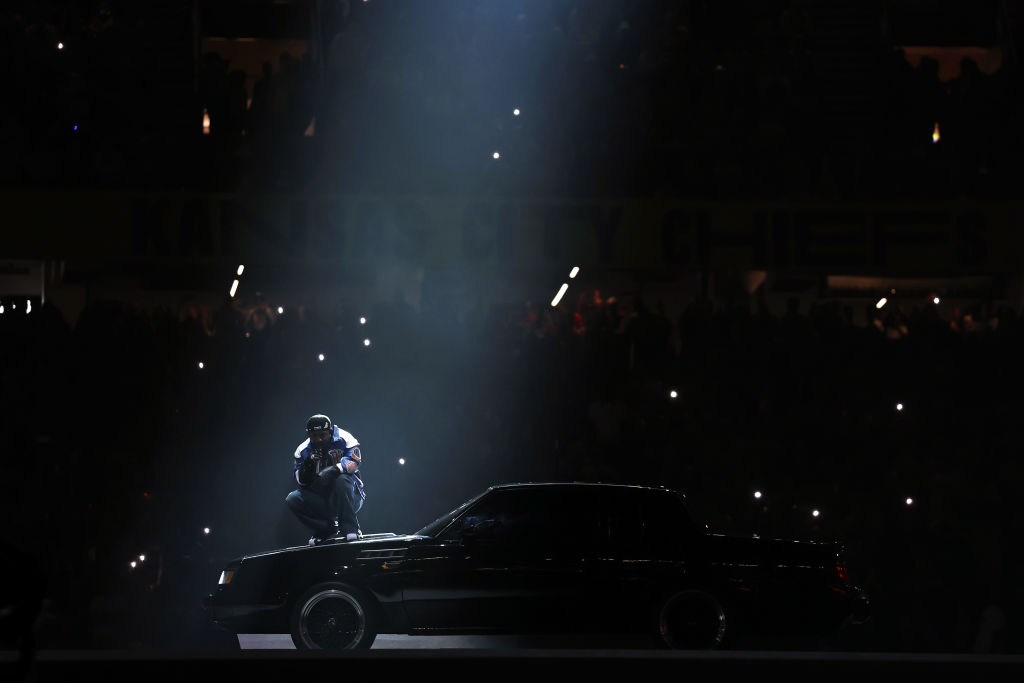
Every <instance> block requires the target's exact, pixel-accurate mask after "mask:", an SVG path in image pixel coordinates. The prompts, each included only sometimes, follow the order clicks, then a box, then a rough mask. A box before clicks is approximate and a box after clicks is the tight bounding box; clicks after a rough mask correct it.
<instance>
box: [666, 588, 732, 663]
mask: <svg viewBox="0 0 1024 683" xmlns="http://www.w3.org/2000/svg"><path fill="white" fill-rule="evenodd" d="M727 626H728V620H727V619H726V613H725V609H724V607H723V606H722V603H721V602H719V600H718V599H717V598H716V597H715V596H714V595H712V594H711V593H708V592H707V591H703V590H699V589H689V590H684V591H680V592H678V593H676V594H674V595H672V596H671V597H670V598H669V599H668V600H666V601H665V604H664V605H663V606H662V608H661V611H660V613H659V614H658V631H659V633H660V634H661V639H662V643H663V645H664V646H665V647H668V648H671V649H673V650H717V649H719V648H721V647H722V646H723V645H724V644H725V636H726V631H727Z"/></svg>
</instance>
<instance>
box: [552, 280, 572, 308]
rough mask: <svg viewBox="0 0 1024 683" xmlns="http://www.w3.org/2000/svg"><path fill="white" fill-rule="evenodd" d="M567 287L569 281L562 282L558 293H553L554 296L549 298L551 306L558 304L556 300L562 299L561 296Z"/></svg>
mask: <svg viewBox="0 0 1024 683" xmlns="http://www.w3.org/2000/svg"><path fill="white" fill-rule="evenodd" d="M567 289H569V283H568V282H563V283H562V286H561V287H560V288H559V290H558V294H555V298H554V299H552V300H551V305H552V306H557V305H558V302H559V301H561V300H562V297H563V296H565V292H566V290H567Z"/></svg>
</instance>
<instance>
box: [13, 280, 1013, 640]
mask: <svg viewBox="0 0 1024 683" xmlns="http://www.w3.org/2000/svg"><path fill="white" fill-rule="evenodd" d="M647 299H648V298H647V297H645V296H644V293H643V292H642V291H638V292H625V293H620V294H618V295H612V296H609V295H607V293H605V294H604V295H602V293H601V292H599V291H597V290H593V289H591V290H587V291H585V292H582V293H581V294H580V295H579V297H578V299H577V300H576V301H574V302H569V301H565V302H563V303H561V304H560V305H559V306H558V307H555V308H553V307H551V306H548V305H546V304H545V305H543V306H541V305H536V304H535V303H533V302H529V301H527V302H522V303H521V304H516V305H498V304H495V305H493V306H487V307H484V306H479V307H477V308H475V309H472V310H469V311H466V312H463V313H459V312H456V311H455V310H454V309H453V308H451V307H446V306H444V305H443V304H441V303H438V304H436V305H435V304H431V302H429V301H424V302H422V303H421V305H420V306H419V307H418V308H415V307H413V306H411V305H408V304H406V303H405V302H404V301H403V300H402V299H401V298H400V297H396V299H395V301H394V302H389V303H387V304H379V305H377V306H375V307H374V308H373V310H372V311H370V312H366V311H360V310H359V309H358V307H357V306H354V305H349V304H345V305H342V306H338V307H334V308H330V309H325V310H317V309H313V308H302V307H297V308H294V310H292V309H289V310H285V311H284V312H283V313H280V314H279V313H278V312H277V311H276V309H272V308H270V307H269V306H268V305H267V304H266V302H263V301H260V300H258V299H250V300H248V301H244V302H243V300H242V299H241V298H239V299H235V300H229V301H226V302H225V304H224V306H223V307H222V308H220V309H218V310H204V309H203V308H202V307H200V306H197V305H195V304H194V303H193V302H188V301H186V302H183V305H182V307H181V309H180V310H177V311H174V310H169V309H154V310H149V311H147V310H139V309H135V308H132V307H130V306H126V305H124V304H122V303H118V302H116V301H97V302H95V303H93V304H92V305H90V306H88V307H87V308H86V309H85V310H84V311H83V312H82V314H81V315H80V317H79V318H78V320H77V321H75V323H74V324H73V325H71V324H69V323H68V322H67V321H66V320H65V319H64V316H63V315H62V313H61V311H59V310H57V309H55V308H54V307H53V306H52V305H50V304H47V305H45V306H43V307H41V308H40V309H37V310H33V312H32V313H31V314H28V315H24V314H12V312H10V311H8V312H7V313H6V314H4V315H2V316H0V343H2V344H3V348H2V350H0V358H2V359H3V360H2V363H3V369H2V372H3V375H4V378H5V386H7V387H10V390H8V391H5V392H4V393H3V400H4V405H3V411H2V414H3V416H4V421H5V424H4V428H3V434H4V437H5V439H6V442H7V443H6V444H5V447H4V452H5V453H12V454H14V453H16V454H17V457H16V458H7V459H5V460H4V462H3V468H4V472H3V477H2V481H3V486H4V491H3V500H4V505H5V506H6V509H7V513H6V515H5V518H6V519H9V520H14V519H19V518H24V519H25V525H24V526H23V527H19V528H13V529H12V528H8V529H6V530H5V533H7V534H9V535H10V538H9V540H10V541H11V542H12V543H14V544H15V545H16V546H19V547H22V548H23V549H25V550H27V551H29V552H31V553H33V554H34V555H35V556H36V557H37V558H38V559H39V560H40V565H41V566H42V567H44V568H45V573H46V574H47V575H48V576H49V583H48V585H49V587H50V592H49V594H48V601H47V608H46V610H45V612H44V614H43V615H42V618H41V621H40V626H39V628H40V633H41V638H42V641H41V642H42V643H46V644H47V645H51V646H59V647H103V646H118V645H120V646H130V645H136V646H144V645H150V644H153V643H151V642H149V641H147V638H152V639H157V638H160V639H161V642H163V643H173V642H175V639H180V638H196V639H200V637H201V634H206V636H207V640H205V641H202V640H197V641H196V642H197V643H198V642H205V643H209V642H216V641H210V640H209V633H208V631H205V630H204V629H203V628H202V627H201V625H200V624H201V618H200V609H199V606H198V601H199V600H200V599H201V597H202V595H205V592H203V591H207V592H208V590H209V587H210V583H212V582H213V581H214V580H215V579H216V576H217V573H218V572H219V569H220V566H221V563H222V562H223V561H225V560H226V559H230V557H233V556H236V555H239V554H242V553H245V552H253V551H256V550H261V549H267V548H271V547H280V546H283V545H290V544H295V543H297V542H298V541H297V540H296V539H298V540H299V541H301V540H304V538H299V537H300V536H301V535H302V532H301V530H297V529H294V528H291V527H289V526H288V523H287V520H286V519H285V518H283V517H282V516H281V511H282V506H281V500H280V499H283V495H284V494H285V493H286V492H287V490H286V489H287V487H288V486H290V483H289V476H288V474H289V465H288V463H289V458H290V452H291V449H292V448H294V444H293V443H292V442H293V441H297V438H298V437H295V426H294V424H293V423H294V421H295V420H296V419H300V418H299V417H296V416H297V415H300V414H304V413H306V412H309V411H310V410H311V409H313V408H312V406H331V408H330V409H331V411H335V410H339V411H341V412H340V413H339V414H338V415H337V417H336V418H335V419H336V420H338V421H339V423H341V424H345V425H347V426H348V427H349V428H350V429H351V430H352V431H353V432H354V433H356V434H357V437H358V438H360V440H361V441H362V442H363V444H365V448H364V452H365V453H366V455H367V457H366V458H365V466H364V468H363V471H364V479H365V480H366V481H367V487H368V492H369V498H368V502H367V506H366V510H365V511H364V514H363V515H362V518H363V528H364V532H376V531H396V532H412V531H415V530H416V529H418V528H419V527H420V526H422V525H423V524H425V523H426V522H427V521H429V520H430V519H433V518H434V517H435V516H437V515H438V514H441V513H442V512H444V511H445V510H447V509H448V508H449V507H454V506H455V505H456V504H457V503H459V502H462V501H463V500H465V499H467V498H469V497H470V496H471V495H473V494H475V493H476V492H478V491H479V490H482V489H483V488H486V486H488V485H490V484H492V483H500V482H503V481H523V480H530V481H541V480H583V481H606V482H619V483H635V484H648V485H659V486H669V487H673V488H678V489H680V490H682V491H684V492H686V493H687V495H688V497H689V498H690V500H691V502H692V504H693V506H694V509H695V512H696V514H697V515H698V516H699V517H701V518H702V519H705V520H706V521H707V523H708V525H709V526H710V527H711V528H712V529H713V530H719V531H725V532H735V533H747V534H749V533H756V534H760V535H765V536H791V537H806V538H833V537H838V538H841V539H842V540H844V541H846V542H847V543H848V547H849V550H850V553H851V568H850V569H851V571H852V572H853V573H854V576H855V577H856V578H857V579H858V580H859V581H861V582H862V583H863V584H865V585H866V586H867V588H868V590H869V592H870V593H871V594H872V596H873V598H874V605H875V610H876V612H875V616H876V619H875V620H874V622H873V623H872V625H871V628H870V629H868V630H867V631H865V632H864V633H863V634H862V636H861V637H862V638H864V639H865V640H863V641H857V642H852V643H847V645H848V646H850V647H861V648H868V649H882V650H887V649H893V650H896V649H911V650H917V649H920V650H932V651H972V650H974V649H975V648H981V649H983V650H985V651H1012V650H1013V648H1015V647H1017V648H1019V647H1020V642H1021V641H1020V634H1019V633H1018V632H1013V631H1008V630H1007V628H1008V627H1007V626H1006V623H1005V622H1004V625H1003V627H1002V628H1001V629H997V632H996V633H994V634H989V635H988V636H986V637H990V640H989V641H988V644H985V643H983V642H982V640H980V639H979V638H980V636H979V633H980V632H981V631H980V630H984V629H982V627H981V626H980V625H979V624H980V623H981V622H980V620H981V615H982V613H983V611H984V610H985V609H986V608H988V607H992V608H993V609H997V610H1002V611H1003V613H1004V614H1005V613H1019V609H1020V600H1021V595H1020V594H1019V588H1017V586H1016V582H1014V581H1013V580H1012V576H1011V574H1010V572H1011V571H1012V568H1013V567H1015V566H1017V564H1018V562H1019V552H1020V550H1019V545H1018V544H1016V543H1015V542H1014V535H1013V534H1011V533H1010V532H1009V530H1010V529H1013V528H1018V527H1019V524H1020V521H1021V519H1020V512H1019V509H1018V507H1017V506H1015V505H1014V501H1015V498H1016V495H1017V491H1016V486H1017V484H1018V483H1019V482H1020V480H1021V478H1020V477H1021V471H1020V464H1019V462H1018V461H1017V460H1016V459H1015V458H1014V457H1013V455H1012V454H1013V453H1015V452H1017V448H1019V447H1020V443H1019V441H1020V432H1019V430H1018V429H1016V428H1015V426H1014V425H1015V424H1016V416H1017V415H1018V414H1019V410H1018V409H1019V407H1020V406H1019V404H1020V401H1021V399H1020V394H1019V391H1018V390H1017V387H1018V386H1019V380H1020V377H1021V369H1022V368H1021V360H1020V356H1019V354H1018V353H1017V352H1016V349H1018V348H1019V344H1020V341H1021V336H1022V334H1024V320H1022V318H1021V316H1020V315H1019V314H1018V313H1017V312H1015V311H1014V310H1013V309H1012V308H1011V307H1003V308H1001V309H995V310H989V309H985V308H984V307H980V306H979V307H976V308H971V309H969V310H967V311H958V312H957V313H956V316H955V317H948V318H946V317H943V316H941V315H939V314H938V311H937V310H936V309H938V308H939V307H935V306H933V307H927V306H922V307H920V308H918V307H909V306H907V307H906V308H907V310H905V311H904V312H903V313H902V314H898V315H896V316H894V315H890V314H889V313H888V312H885V311H877V310H874V307H873V306H871V307H870V308H871V309H872V311H873V313H871V314H869V315H870V317H869V318H868V319H869V320H870V321H871V322H870V323H869V324H866V325H859V326H858V325H854V324H852V322H851V321H852V319H853V317H852V314H851V310H850V308H849V307H848V306H843V305H840V304H838V303H835V302H821V303H819V304H815V305H813V306H812V307H811V308H810V309H809V310H807V311H801V310H799V304H798V302H796V301H791V302H790V303H791V305H790V306H789V308H788V310H787V311H786V312H785V313H784V314H782V315H773V314H771V313H769V312H768V311H767V310H766V309H765V307H764V305H763V300H760V297H759V296H757V295H755V296H753V297H751V298H750V299H749V300H748V301H736V300H733V301H732V302H723V301H721V300H713V299H710V298H703V297H700V298H697V299H695V300H693V301H692V302H690V303H689V304H688V305H687V306H686V309H685V312H684V313H683V314H682V315H681V316H679V317H678V318H677V319H670V318H669V317H668V316H666V315H665V314H664V313H663V312H660V311H659V308H660V307H659V303H658V302H657V301H649V300H647ZM902 305H905V304H902ZM900 306H901V303H900V302H898V301H894V302H892V303H890V304H889V305H888V308H890V309H891V310H892V311H896V310H897V308H899V307H900ZM951 313H952V312H951ZM360 315H365V316H366V319H367V322H366V324H365V325H363V324H360V323H359V322H358V317H359V316H360ZM897 317H898V319H896V318H897ZM364 338H371V339H372V345H371V346H365V345H364V344H363V339H364ZM413 339H415V340H416V342H415V343H411V341H410V340H413ZM318 353H324V354H325V359H324V360H323V361H319V360H318V358H317V354H318ZM200 361H201V362H203V368H202V369H200V368H199V366H198V362H200ZM673 391H674V392H675V394H674V395H672V394H670V392H673ZM981 392H985V393H984V394H982V393H981ZM897 403H900V404H901V410H897V409H896V404H897ZM323 409H326V408H323ZM302 419H304V418H302ZM300 422H301V420H300ZM399 457H401V458H405V459H406V460H407V465H406V466H404V467H402V466H397V465H395V464H394V463H395V461H396V460H397V459H398V458H399ZM754 490H761V491H763V494H764V496H763V498H761V499H760V500H756V499H754V498H753V491H754ZM908 497H910V498H912V499H913V503H912V504H908V503H907V502H906V499H907V498H908ZM812 508H820V510H821V512H822V514H821V516H820V517H817V518H815V517H812V516H811V514H810V511H811V509H812ZM26 512H27V513H29V514H28V516H25V513H26ZM204 526H207V527H210V528H212V529H213V530H214V531H215V532H216V533H214V534H211V535H209V536H206V535H204V534H203V533H202V532H201V531H199V530H200V529H202V528H203V527H204ZM147 548H150V549H152V550H145V549H147ZM144 550H145V551H146V552H152V553H154V557H155V556H157V555H159V558H160V560H159V561H160V567H159V571H157V573H156V574H154V573H153V571H150V570H146V571H145V572H143V571H142V570H141V569H140V570H139V571H138V574H139V575H140V576H145V577H146V578H144V579H141V580H139V579H133V578H132V572H130V571H129V570H128V569H127V561H128V560H129V559H130V558H131V557H132V556H133V555H134V554H136V553H139V552H140V551H144ZM136 590H137V591H139V595H134V594H133V591H136ZM133 596H134V597H133ZM147 601H148V602H147ZM150 603H152V604H153V605H154V606H155V605H158V604H159V605H162V606H163V609H164V611H165V612H164V613H162V614H164V616H163V617H162V618H161V619H152V620H150V619H149V617H150V616H152V615H151V613H149V612H146V611H144V610H142V609H141V606H143V605H146V604H150ZM154 609H155V607H154ZM168 610H169V611H170V612H171V613H177V615H178V617H177V618H176V619H175V618H173V617H168V616H167V614H166V612H167V611H168ZM176 611H177V612H176ZM990 611H991V610H990ZM1009 623H1010V624H1012V623H1013V622H1012V620H1011V621H1010V622H1009ZM161 624H162V625H163V628H166V629H168V632H166V633H162V632H160V628H161ZM154 629H156V631H155V632H154ZM979 629H980V630H979ZM992 638H994V640H992ZM193 644H195V643H193Z"/></svg>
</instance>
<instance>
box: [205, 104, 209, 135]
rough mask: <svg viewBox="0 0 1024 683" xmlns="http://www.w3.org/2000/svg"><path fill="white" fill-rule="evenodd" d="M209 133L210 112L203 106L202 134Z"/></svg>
mask: <svg viewBox="0 0 1024 683" xmlns="http://www.w3.org/2000/svg"><path fill="white" fill-rule="evenodd" d="M209 134H210V112H208V111H206V107H203V135H209Z"/></svg>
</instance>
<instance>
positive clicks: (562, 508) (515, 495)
mask: <svg viewBox="0 0 1024 683" xmlns="http://www.w3.org/2000/svg"><path fill="white" fill-rule="evenodd" d="M588 498H589V497H588V495H587V492H585V491H579V490H576V489H575V488H573V487H554V486H553V487H536V488H532V487H528V488H522V489H506V490H497V491H492V492H491V493H490V494H488V495H487V496H485V497H484V498H483V499H481V500H480V501H479V502H478V503H477V504H476V505H474V506H473V507H472V508H470V509H469V510H468V511H467V512H466V514H465V515H463V516H462V517H461V518H460V519H459V520H458V521H457V522H456V523H455V524H454V525H453V526H452V527H451V528H450V529H449V530H448V531H447V532H445V534H444V538H446V539H455V538H458V539H462V540H465V539H466V538H467V536H471V537H472V538H473V539H474V540H475V541H477V542H487V543H493V544H496V545H502V546H505V545H507V546H509V547H512V546H527V547H530V548H537V549H541V548H578V547H581V546H585V545H587V544H588V543H589V542H590V541H591V540H592V538H593V537H594V536H595V535H596V533H597V529H598V516H597V509H596V506H595V504H594V501H590V500H589V499H588Z"/></svg>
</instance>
